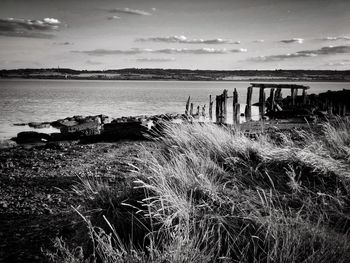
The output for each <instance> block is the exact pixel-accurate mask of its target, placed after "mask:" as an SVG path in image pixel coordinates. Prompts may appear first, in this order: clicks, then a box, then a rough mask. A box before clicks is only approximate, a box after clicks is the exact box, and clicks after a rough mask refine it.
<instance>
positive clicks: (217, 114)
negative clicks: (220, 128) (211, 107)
mask: <svg viewBox="0 0 350 263" xmlns="http://www.w3.org/2000/svg"><path fill="white" fill-rule="evenodd" d="M220 98H221V95H219V96H216V99H215V121H216V123H219V121H220V107H219V106H220V105H219V104H221V102H220Z"/></svg>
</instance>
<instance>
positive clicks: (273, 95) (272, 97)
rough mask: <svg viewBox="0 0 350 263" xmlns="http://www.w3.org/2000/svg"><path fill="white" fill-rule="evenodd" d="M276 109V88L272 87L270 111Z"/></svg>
mask: <svg viewBox="0 0 350 263" xmlns="http://www.w3.org/2000/svg"><path fill="white" fill-rule="evenodd" d="M274 109H275V89H274V88H271V89H270V107H269V111H273V110H274Z"/></svg>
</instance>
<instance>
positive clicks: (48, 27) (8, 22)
mask: <svg viewBox="0 0 350 263" xmlns="http://www.w3.org/2000/svg"><path fill="white" fill-rule="evenodd" d="M60 24H61V22H60V21H59V20H58V19H56V18H44V19H42V20H30V19H16V18H3V19H0V35H2V36H8V37H31V38H52V37H53V35H52V34H48V33H47V32H50V31H55V30H57V29H58V28H59V26H60Z"/></svg>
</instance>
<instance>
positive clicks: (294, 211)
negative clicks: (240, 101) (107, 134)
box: [53, 119, 350, 262]
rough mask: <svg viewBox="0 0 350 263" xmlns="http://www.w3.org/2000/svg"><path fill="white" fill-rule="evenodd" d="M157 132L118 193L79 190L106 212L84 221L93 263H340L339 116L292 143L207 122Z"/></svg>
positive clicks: (345, 199) (345, 179)
mask: <svg viewBox="0 0 350 263" xmlns="http://www.w3.org/2000/svg"><path fill="white" fill-rule="evenodd" d="M165 134H166V136H165V137H164V138H162V139H160V141H159V144H158V148H157V149H156V150H154V149H153V150H152V151H147V149H144V151H143V156H142V157H141V158H140V160H139V165H138V167H137V168H136V167H135V168H133V169H134V171H133V172H134V173H135V174H136V177H137V178H138V179H137V180H135V181H134V182H133V184H132V185H131V186H130V187H128V188H125V189H128V190H127V191H124V192H123V193H122V194H121V193H120V192H119V191H116V190H115V189H111V188H108V186H106V185H104V184H101V183H91V182H90V183H88V184H85V187H84V189H83V190H81V191H82V193H85V196H86V199H87V200H90V201H89V202H90V205H91V207H99V208H102V214H103V215H105V216H106V217H102V216H101V215H102V214H101V213H100V214H99V216H91V217H90V218H89V219H91V222H92V224H91V223H90V221H89V220H87V222H89V226H90V234H91V239H92V240H93V246H92V247H93V253H92V254H93V255H94V258H95V259H100V260H101V261H102V262H349V260H350V243H349V241H350V239H349V233H348V229H349V226H350V200H349V190H350V188H349V181H350V179H349V177H350V162H349V156H350V121H349V120H348V119H338V120H337V122H335V123H332V124H330V123H329V122H328V123H324V124H323V126H322V133H321V134H314V133H313V132H312V131H308V132H305V131H304V132H302V131H301V132H297V137H298V141H294V140H292V139H290V136H289V135H287V134H280V135H279V136H278V138H279V140H278V142H277V141H276V140H275V139H271V138H270V137H269V136H261V137H259V138H258V139H254V140H253V139H249V138H246V137H245V136H244V135H243V134H241V133H240V131H239V130H236V131H232V130H228V129H226V128H223V127H219V126H216V125H210V124H205V125H200V124H190V125H168V126H166V127H165ZM101 185H104V186H103V187H101ZM96 196H98V197H99V198H96ZM91 200H98V202H96V201H94V202H92V201H91ZM93 225H94V226H93ZM96 225H97V226H99V227H100V228H97V227H96ZM101 228H102V229H101ZM108 233H109V234H108ZM58 247H60V246H58ZM61 247H62V246H61ZM63 248H65V247H64V246H63ZM59 250H60V249H59ZM64 251H66V250H65V249H64ZM90 252H91V251H90ZM65 254H66V255H68V256H66V258H69V259H70V260H67V261H66V262H82V261H79V260H81V258H80V259H78V258H77V261H72V260H71V258H74V257H73V256H72V255H74V253H71V254H67V252H66V253H65ZM90 254H91V253H90ZM53 258H54V257H53ZM55 260H56V259H55ZM55 260H53V261H55ZM88 260H90V261H91V257H90V259H88ZM56 261H57V260H56Z"/></svg>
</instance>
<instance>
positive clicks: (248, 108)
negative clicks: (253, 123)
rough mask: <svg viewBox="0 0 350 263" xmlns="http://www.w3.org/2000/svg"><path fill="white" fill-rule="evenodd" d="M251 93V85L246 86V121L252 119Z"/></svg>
mask: <svg viewBox="0 0 350 263" xmlns="http://www.w3.org/2000/svg"><path fill="white" fill-rule="evenodd" d="M252 93H253V87H248V89H247V106H246V108H245V118H246V120H247V121H250V120H251V119H252Z"/></svg>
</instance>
